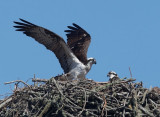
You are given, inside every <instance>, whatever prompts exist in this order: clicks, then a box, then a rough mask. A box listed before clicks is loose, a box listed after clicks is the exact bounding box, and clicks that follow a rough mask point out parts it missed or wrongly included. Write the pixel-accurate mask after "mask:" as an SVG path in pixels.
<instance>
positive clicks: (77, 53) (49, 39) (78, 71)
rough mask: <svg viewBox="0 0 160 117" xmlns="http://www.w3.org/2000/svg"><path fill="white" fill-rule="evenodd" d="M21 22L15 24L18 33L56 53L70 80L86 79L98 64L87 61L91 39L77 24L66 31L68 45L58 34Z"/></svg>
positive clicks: (90, 60)
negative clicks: (20, 32) (94, 65)
mask: <svg viewBox="0 0 160 117" xmlns="http://www.w3.org/2000/svg"><path fill="white" fill-rule="evenodd" d="M20 20H21V21H22V22H14V23H15V24H17V25H16V26H14V27H15V28H17V30H16V31H22V32H23V33H24V34H26V35H27V36H30V37H32V38H34V39H35V40H36V41H38V42H39V43H41V44H43V45H44V46H45V47H46V48H47V49H49V50H51V51H52V52H54V54H55V55H56V57H57V58H58V60H59V62H60V64H61V67H62V68H63V70H64V73H65V74H67V76H69V77H67V78H68V79H69V80H72V79H81V78H85V75H86V74H87V73H88V72H89V71H90V69H91V67H92V64H96V60H95V59H94V58H88V59H87V51H88V47H89V44H90V42H91V37H90V35H89V34H88V33H87V32H86V31H85V30H84V29H82V28H81V27H80V26H78V25H77V24H74V23H73V26H68V28H69V29H70V30H65V32H67V34H66V35H67V38H68V39H67V44H66V43H65V41H64V39H63V38H62V37H60V36H59V35H57V34H56V33H54V32H51V31H49V30H47V29H45V28H43V27H40V26H37V25H35V24H32V23H30V22H28V21H25V20H23V19H20Z"/></svg>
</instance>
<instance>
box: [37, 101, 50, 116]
mask: <svg viewBox="0 0 160 117" xmlns="http://www.w3.org/2000/svg"><path fill="white" fill-rule="evenodd" d="M50 107H51V102H48V103H47V104H46V106H45V107H44V109H43V110H42V112H41V113H40V114H39V116H38V117H43V115H44V114H46V112H47V111H48V110H49V108H50Z"/></svg>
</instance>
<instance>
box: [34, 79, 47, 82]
mask: <svg viewBox="0 0 160 117" xmlns="http://www.w3.org/2000/svg"><path fill="white" fill-rule="evenodd" d="M32 82H48V80H47V79H40V78H32Z"/></svg>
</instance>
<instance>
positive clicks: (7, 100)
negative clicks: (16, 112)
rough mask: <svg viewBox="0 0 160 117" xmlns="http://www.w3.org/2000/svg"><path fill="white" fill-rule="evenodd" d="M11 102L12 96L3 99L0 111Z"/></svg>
mask: <svg viewBox="0 0 160 117" xmlns="http://www.w3.org/2000/svg"><path fill="white" fill-rule="evenodd" d="M11 101H12V96H10V97H9V98H7V99H5V100H4V101H3V102H1V104H0V109H1V108H3V107H4V106H5V105H6V104H7V103H9V102H11Z"/></svg>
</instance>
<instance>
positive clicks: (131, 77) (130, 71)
mask: <svg viewBox="0 0 160 117" xmlns="http://www.w3.org/2000/svg"><path fill="white" fill-rule="evenodd" d="M129 72H130V75H131V78H132V72H131V68H130V67H129Z"/></svg>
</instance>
